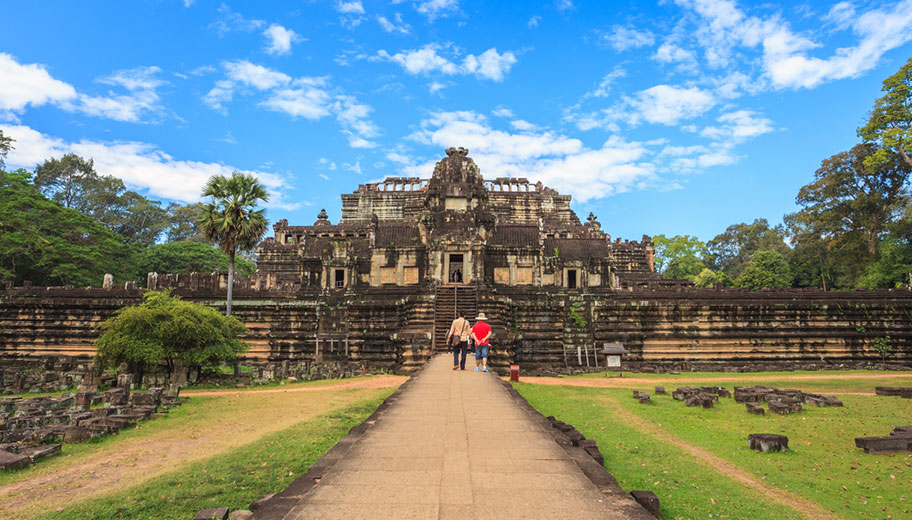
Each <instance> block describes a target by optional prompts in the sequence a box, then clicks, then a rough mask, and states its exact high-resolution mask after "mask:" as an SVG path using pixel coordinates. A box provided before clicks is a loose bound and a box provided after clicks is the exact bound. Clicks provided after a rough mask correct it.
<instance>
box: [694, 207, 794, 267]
mask: <svg viewBox="0 0 912 520" xmlns="http://www.w3.org/2000/svg"><path fill="white" fill-rule="evenodd" d="M770 249H772V250H775V251H779V252H780V253H782V255H783V256H787V255H788V253H789V246H788V244H786V243H785V229H784V227H783V226H781V225H780V226H776V227H773V228H771V227H770V226H769V222H767V220H766V219H765V218H758V219H757V220H755V221H754V222H753V223H752V224H747V223H741V224H733V225H731V226H728V228H727V229H726V230H725V231H724V232H723V233H720V234H718V235H716V236H715V237H714V238H713V239H712V240H710V241H709V242H707V243H706V250H707V256H708V257H709V260H710V262H709V263H710V268H712V269H715V270H716V271H721V272H723V273H725V274H726V275H728V276H729V277H730V278H737V277H738V275H740V274H741V272H742V271H744V268H745V267H747V264H748V263H749V262H750V260H751V258H753V256H754V254H756V253H757V252H758V251H765V250H770Z"/></svg>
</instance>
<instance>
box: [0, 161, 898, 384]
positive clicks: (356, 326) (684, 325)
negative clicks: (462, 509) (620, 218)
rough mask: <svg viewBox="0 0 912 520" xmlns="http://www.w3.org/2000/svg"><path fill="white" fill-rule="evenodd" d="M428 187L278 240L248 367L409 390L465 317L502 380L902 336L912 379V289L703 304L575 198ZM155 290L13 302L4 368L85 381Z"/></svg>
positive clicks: (699, 293)
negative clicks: (116, 316)
mask: <svg viewBox="0 0 912 520" xmlns="http://www.w3.org/2000/svg"><path fill="white" fill-rule="evenodd" d="M481 166H482V167H483V165H481ZM428 173H429V175H430V177H429V178H427V179H422V178H402V177H391V178H387V179H386V180H385V181H383V182H380V183H375V184H365V185H361V186H359V187H358V189H357V191H355V192H354V193H350V194H344V195H342V217H341V219H340V221H339V222H338V223H332V222H330V220H329V218H328V217H327V215H326V212H325V211H321V212H320V214H319V215H318V216H317V219H316V221H315V222H314V223H313V224H312V225H307V226H292V225H289V224H288V222H287V221H285V220H281V221H279V222H278V223H276V224H275V225H274V226H273V229H274V235H273V236H272V237H268V238H266V239H265V240H264V241H263V242H262V243H260V244H259V246H258V247H257V272H256V274H255V275H254V276H253V277H252V278H251V279H249V280H239V281H236V284H235V288H234V305H233V307H234V313H235V315H236V316H238V317H239V318H240V319H242V320H243V321H244V322H245V323H246V325H247V327H248V331H249V332H248V334H247V337H246V338H245V339H246V340H247V342H248V343H249V344H250V345H251V348H250V351H249V352H248V353H247V354H246V359H245V360H244V362H245V363H247V364H254V365H258V366H259V367H260V370H259V372H258V373H259V374H265V375H264V377H267V378H268V377H269V375H272V376H273V377H284V376H286V375H291V374H293V375H296V376H300V375H301V374H314V373H323V374H329V375H332V374H335V375H342V374H349V373H356V372H360V371H363V370H392V371H396V372H401V373H408V372H411V371H413V370H415V369H417V368H418V367H420V366H422V365H423V364H424V363H425V361H426V360H427V359H428V358H429V356H431V355H432V354H433V353H435V352H438V351H440V350H443V349H445V345H444V336H445V334H446V330H447V328H448V326H449V324H450V322H451V320H452V319H453V317H454V315H455V314H456V313H457V312H458V311H459V310H464V311H465V312H466V314H467V315H468V316H469V318H473V317H474V316H476V315H477V313H479V312H484V313H485V314H486V315H487V316H488V322H489V323H490V324H491V326H492V329H493V336H492V348H491V359H490V363H489V364H490V366H492V367H493V368H494V369H495V370H498V371H501V372H503V371H506V370H507V367H508V366H509V365H510V364H519V365H520V367H521V370H522V371H523V372H525V373H533V374H534V373H546V374H548V373H556V372H564V373H568V372H569V373H574V372H578V371H591V370H596V369H604V368H605V363H606V356H605V355H604V353H601V350H602V349H603V348H604V347H605V344H610V343H621V344H622V345H623V347H624V348H625V349H626V351H627V354H625V358H624V361H623V362H624V365H625V367H627V368H630V369H636V370H643V371H683V370H738V371H742V370H779V369H796V368H803V369H820V368H862V367H866V368H872V367H875V366H879V365H880V355H879V354H878V353H877V352H876V350H875V349H874V344H875V341H877V340H878V339H879V338H884V337H887V336H889V341H890V344H891V345H892V346H893V350H892V351H891V352H890V354H889V356H888V357H887V360H888V365H891V366H892V367H894V368H903V367H906V368H908V367H910V366H912V318H910V317H912V291H910V290H909V288H903V289H892V290H882V291H847V292H832V291H823V290H820V289H788V290H764V291H758V292H752V291H748V290H743V289H723V288H721V287H717V288H713V289H695V288H694V287H693V285H692V284H691V283H689V282H687V281H683V280H665V279H663V278H662V277H661V275H659V274H658V273H656V272H655V267H654V265H653V252H654V250H653V244H652V242H651V240H650V239H649V237H646V236H644V237H642V239H641V240H640V241H622V240H612V238H611V236H610V235H609V234H607V233H606V232H605V231H603V230H602V226H601V224H600V223H599V222H598V221H597V219H596V217H595V216H594V215H589V217H588V218H587V219H586V221H585V222H581V221H580V219H579V217H578V216H577V215H576V214H575V213H574V212H573V210H572V209H571V208H570V197H569V196H567V195H561V194H560V193H558V192H557V191H555V190H553V189H550V188H548V187H545V186H542V185H541V184H540V183H536V184H532V183H530V182H528V181H527V180H526V179H521V178H520V179H515V178H511V179H507V178H497V179H493V180H491V179H485V178H484V177H483V175H482V170H481V169H480V168H479V166H478V165H476V164H475V162H474V161H473V160H472V159H471V158H470V157H469V155H468V150H466V149H464V148H450V149H448V150H447V151H446V157H444V158H443V159H441V160H440V161H439V162H437V164H436V166H435V167H434V170H433V172H428ZM631 218H635V216H631ZM99 282H101V281H100V280H99ZM164 288H170V289H171V290H172V291H173V292H174V293H175V294H178V295H180V296H181V297H183V298H185V299H189V300H193V301H198V302H201V303H205V304H207V305H211V306H214V307H220V306H223V305H224V304H225V302H224V299H225V293H226V289H227V287H226V276H225V275H224V273H211V274H205V273H190V274H168V273H149V276H148V280H147V283H146V289H151V290H155V289H164ZM144 290H145V289H141V288H138V287H137V284H136V283H134V282H127V283H125V284H123V285H119V286H118V285H116V284H114V283H112V281H111V280H107V281H106V283H105V284H104V286H103V287H99V288H74V287H69V286H68V287H32V286H31V285H30V284H28V283H26V284H24V285H23V286H13V285H11V284H8V285H7V286H6V287H3V288H0V376H2V377H4V378H7V376H10V377H17V378H20V379H21V376H20V375H15V374H19V373H20V372H21V371H15V370H12V369H10V370H7V371H6V372H3V367H5V366H6V367H12V366H16V367H21V366H23V365H24V364H25V365H28V364H32V365H34V366H36V367H37V368H40V369H41V370H43V371H44V372H41V373H52V375H49V376H41V377H45V380H44V383H46V382H47V380H46V377H51V378H57V379H52V381H57V380H63V381H65V380H67V378H70V377H78V376H73V374H71V373H70V372H68V371H67V369H68V368H72V367H77V368H78V367H83V366H85V365H86V364H87V363H89V362H90V361H91V357H92V355H93V354H94V345H93V342H94V339H95V338H96V337H97V335H98V330H97V329H96V325H97V324H98V323H99V322H100V321H101V320H103V319H105V318H107V317H109V316H111V315H112V314H113V313H114V312H115V311H116V310H117V309H119V308H121V307H122V306H124V305H128V304H132V303H136V302H138V301H139V299H140V298H141V296H142V293H143V291H144ZM17 370H18V369H17ZM3 374H6V375H3ZM20 379H17V380H16V382H15V383H16V384H17V385H19V386H22V385H23V384H26V385H27V382H26V381H20ZM44 383H42V384H44ZM52 386H53V385H52V384H51V385H50V386H48V385H46V384H45V385H44V386H41V388H45V387H47V388H51V387H52Z"/></svg>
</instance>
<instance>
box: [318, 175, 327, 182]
mask: <svg viewBox="0 0 912 520" xmlns="http://www.w3.org/2000/svg"><path fill="white" fill-rule="evenodd" d="M317 175H319V176H320V178H321V179H323V180H327V181H328V180H329V175H326V174H325V173H318V174H317Z"/></svg>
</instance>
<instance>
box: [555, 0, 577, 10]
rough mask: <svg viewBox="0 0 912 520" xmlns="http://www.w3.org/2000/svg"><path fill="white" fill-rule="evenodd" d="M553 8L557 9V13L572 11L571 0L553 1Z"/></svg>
mask: <svg viewBox="0 0 912 520" xmlns="http://www.w3.org/2000/svg"><path fill="white" fill-rule="evenodd" d="M554 7H555V8H557V10H558V11H566V10H568V9H573V7H574V5H573V0H554Z"/></svg>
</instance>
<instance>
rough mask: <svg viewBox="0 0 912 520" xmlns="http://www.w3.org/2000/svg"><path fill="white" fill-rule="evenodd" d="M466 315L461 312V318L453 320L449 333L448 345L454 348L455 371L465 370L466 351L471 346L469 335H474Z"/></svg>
mask: <svg viewBox="0 0 912 520" xmlns="http://www.w3.org/2000/svg"><path fill="white" fill-rule="evenodd" d="M465 315H466V313H465V311H459V317H458V318H456V319H455V320H453V323H452V324H451V325H450V330H449V332H447V345H449V346H450V347H452V348H453V370H456V369H457V368H459V369H462V370H465V362H466V349H467V348H468V346H469V334H471V333H472V327H471V325H469V320H467V319H466V317H465ZM460 353H461V354H462V359H460Z"/></svg>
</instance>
